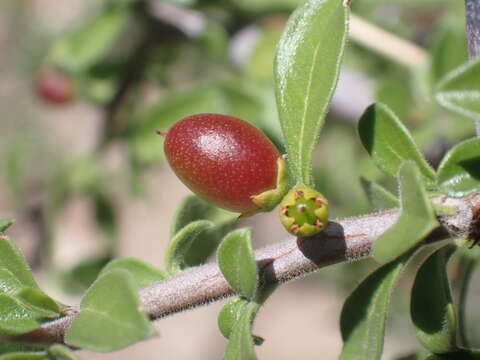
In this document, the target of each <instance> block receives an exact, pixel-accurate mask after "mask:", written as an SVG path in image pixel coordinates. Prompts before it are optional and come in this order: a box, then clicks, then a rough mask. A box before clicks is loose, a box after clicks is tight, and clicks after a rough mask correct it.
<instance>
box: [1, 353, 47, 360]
mask: <svg viewBox="0 0 480 360" xmlns="http://www.w3.org/2000/svg"><path fill="white" fill-rule="evenodd" d="M0 360H51V359H50V358H49V357H48V356H47V354H45V353H44V352H37V353H34V352H26V353H24V352H15V353H10V354H5V355H2V356H0Z"/></svg>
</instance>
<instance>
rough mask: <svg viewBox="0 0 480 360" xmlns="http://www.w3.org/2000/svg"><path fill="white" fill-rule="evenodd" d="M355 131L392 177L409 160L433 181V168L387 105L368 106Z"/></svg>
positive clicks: (382, 168)
mask: <svg viewBox="0 0 480 360" xmlns="http://www.w3.org/2000/svg"><path fill="white" fill-rule="evenodd" d="M358 133H359V135H360V139H361V141H362V144H363V146H364V147H365V149H366V150H367V152H368V153H369V154H370V156H371V157H372V159H373V161H374V162H375V164H376V165H377V166H378V168H380V169H381V170H383V171H384V172H385V173H387V174H388V175H390V176H393V177H395V176H396V175H397V173H398V169H399V168H400V164H401V163H402V162H404V161H407V160H412V161H414V162H415V163H416V164H417V166H418V168H419V169H420V172H421V174H422V175H423V176H424V177H425V178H426V179H427V180H428V181H430V182H433V181H435V177H436V175H435V171H434V170H433V169H432V168H431V166H430V165H429V164H428V163H427V161H426V160H425V158H424V157H423V155H422V154H421V153H420V151H419V150H418V148H417V146H416V145H415V143H414V141H413V139H412V136H411V135H410V132H409V131H408V130H407V128H406V127H405V126H404V125H403V124H402V123H401V122H400V120H398V118H397V117H396V116H395V114H394V113H393V112H392V111H391V110H390V109H389V108H388V107H387V106H386V105H384V104H380V103H378V104H373V105H370V106H369V107H368V108H367V110H365V112H364V113H363V115H362V117H361V118H360V121H359V123H358Z"/></svg>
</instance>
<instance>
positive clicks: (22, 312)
mask: <svg viewBox="0 0 480 360" xmlns="http://www.w3.org/2000/svg"><path fill="white" fill-rule="evenodd" d="M40 325H41V318H40V317H39V316H37V315H36V314H35V313H34V312H33V311H30V310H28V309H27V308H25V306H23V304H21V303H20V301H18V300H16V299H15V298H14V297H12V296H10V295H6V294H0V335H20V334H24V333H27V332H30V331H32V330H35V329H37V328H39V327H40Z"/></svg>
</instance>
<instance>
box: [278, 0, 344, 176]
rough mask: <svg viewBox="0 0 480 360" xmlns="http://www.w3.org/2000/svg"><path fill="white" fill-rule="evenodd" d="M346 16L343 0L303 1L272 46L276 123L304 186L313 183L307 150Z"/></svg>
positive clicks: (327, 96) (338, 57)
mask: <svg viewBox="0 0 480 360" xmlns="http://www.w3.org/2000/svg"><path fill="white" fill-rule="evenodd" d="M347 16H348V9H347V8H346V7H344V6H343V4H342V1H338V0H310V1H307V2H306V4H305V5H303V6H301V7H300V8H298V9H297V10H296V11H295V12H294V13H293V14H292V15H291V16H290V19H289V21H288V23H287V25H286V28H285V31H284V33H283V35H282V38H281V40H280V43H279V44H278V48H277V54H276V58H275V80H276V85H275V89H276V97H277V106H278V112H279V116H280V122H281V124H282V130H283V135H284V138H285V141H286V146H287V151H288V158H289V165H290V167H291V169H292V172H293V174H294V176H295V178H296V180H297V182H300V183H303V184H305V185H312V184H311V182H312V179H311V162H312V153H313V150H314V148H315V145H316V142H317V137H318V135H319V133H320V130H321V128H322V125H323V123H324V119H325V114H326V112H327V109H328V105H329V103H330V100H331V97H332V94H333V92H334V90H335V87H336V84H337V80H338V74H339V71H340V63H341V61H342V58H343V50H344V47H345V41H346V35H347Z"/></svg>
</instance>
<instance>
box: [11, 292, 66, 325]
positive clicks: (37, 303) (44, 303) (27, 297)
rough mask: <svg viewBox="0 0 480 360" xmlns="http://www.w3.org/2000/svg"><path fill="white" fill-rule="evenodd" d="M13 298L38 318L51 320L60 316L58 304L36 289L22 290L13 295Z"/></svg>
mask: <svg viewBox="0 0 480 360" xmlns="http://www.w3.org/2000/svg"><path fill="white" fill-rule="evenodd" d="M15 297H16V298H17V300H19V301H20V303H21V304H22V305H23V306H25V307H26V308H27V309H28V310H31V311H33V312H35V313H36V314H37V315H38V316H41V317H44V318H53V319H54V318H57V317H59V316H60V308H59V307H58V304H57V303H56V302H55V301H53V300H52V298H50V297H48V296H47V295H45V294H44V293H43V292H41V291H40V290H38V289H35V288H28V287H26V288H23V289H21V290H20V291H19V292H17V293H16V294H15Z"/></svg>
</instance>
